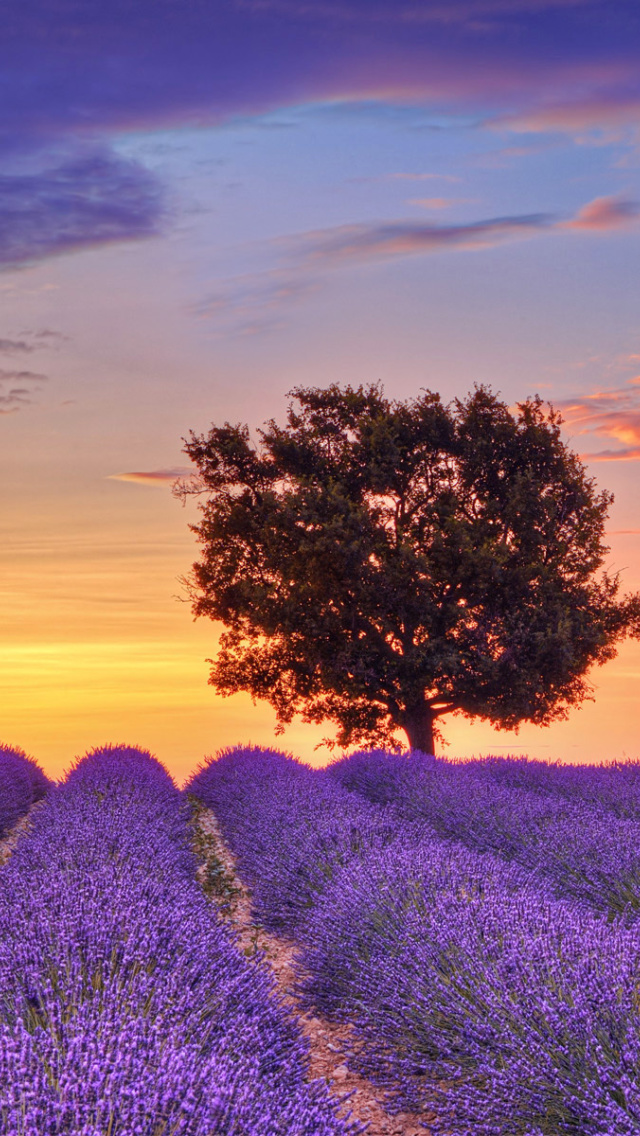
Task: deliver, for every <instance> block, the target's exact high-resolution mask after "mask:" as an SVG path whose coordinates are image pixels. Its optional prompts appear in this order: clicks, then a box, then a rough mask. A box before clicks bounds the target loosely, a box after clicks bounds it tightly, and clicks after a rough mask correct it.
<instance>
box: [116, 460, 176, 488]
mask: <svg viewBox="0 0 640 1136" xmlns="http://www.w3.org/2000/svg"><path fill="white" fill-rule="evenodd" d="M191 473H193V470H192V469H191V468H190V467H189V466H183V465H179V466H175V467H173V468H172V469H148V470H139V471H136V472H132V473H110V474H109V476H108V478H107V480H109V481H133V482H135V484H136V485H154V486H156V487H159V488H163V487H164V486H166V485H173V483H174V481H177V479H178V478H180V477H188V476H189V475H190V474H191Z"/></svg>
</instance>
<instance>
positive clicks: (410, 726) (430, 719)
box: [402, 699, 436, 753]
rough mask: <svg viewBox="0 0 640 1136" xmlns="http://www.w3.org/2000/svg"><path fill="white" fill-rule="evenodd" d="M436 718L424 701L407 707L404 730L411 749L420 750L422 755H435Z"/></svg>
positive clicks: (404, 715) (403, 722) (403, 720)
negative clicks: (434, 732) (434, 730)
mask: <svg viewBox="0 0 640 1136" xmlns="http://www.w3.org/2000/svg"><path fill="white" fill-rule="evenodd" d="M435 718H436V716H435V714H434V713H433V710H432V709H431V707H430V706H429V705H428V704H427V703H426V702H425V701H424V699H422V701H420V702H417V703H415V704H414V705H412V706H407V709H406V710H405V712H404V714H403V715H402V728H403V730H404V732H405V734H406V735H407V737H408V739H409V746H410V748H411V749H419V750H421V751H422V753H435V743H434V740H433V724H434V722H435Z"/></svg>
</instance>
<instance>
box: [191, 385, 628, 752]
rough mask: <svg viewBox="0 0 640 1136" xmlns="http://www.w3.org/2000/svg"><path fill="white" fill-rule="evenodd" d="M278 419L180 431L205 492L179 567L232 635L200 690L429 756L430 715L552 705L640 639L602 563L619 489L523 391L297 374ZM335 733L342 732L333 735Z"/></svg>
mask: <svg viewBox="0 0 640 1136" xmlns="http://www.w3.org/2000/svg"><path fill="white" fill-rule="evenodd" d="M290 394H291V395H292V396H293V399H294V401H293V402H292V403H290V405H289V411H288V418H287V423H286V425H285V426H278V425H277V424H276V422H274V421H270V422H268V423H267V424H266V428H265V429H264V430H262V431H260V432H259V438H260V441H259V444H258V445H254V444H253V443H252V442H251V440H250V435H249V431H248V429H247V427H246V426H240V425H237V426H232V425H230V424H229V423H226V424H225V425H224V426H221V427H218V426H212V427H211V430H210V432H209V434H208V435H206V436H198V435H196V434H194V433H191V435H190V439H189V440H188V441H186V440H185V452H186V453H187V454H188V455H189V457H190V458H191V460H192V461H193V462H194V463H195V466H196V467H197V474H195V475H194V477H193V478H191V479H190V480H187V481H185V482H182V483H181V484H179V485H178V486H177V487H176V491H177V493H178V495H181V496H182V498H183V500H184V498H185V497H186V496H187V495H189V494H192V493H195V494H203V495H206V501H205V502H204V503H202V502H201V511H202V517H201V521H200V523H199V524H197V525H192V526H191V528H192V530H193V531H194V532H195V533H196V534H197V538H198V540H199V542H200V545H201V549H202V558H201V560H200V561H199V562H198V563H196V564H194V566H193V570H192V573H191V575H190V576H189V577H188V578H186V580H185V582H186V584H187V587H188V590H189V593H190V597H191V601H192V606H193V612H194V615H195V616H209V617H211V618H212V619H214V620H218V621H220V622H221V623H222V624H223V625H224V627H225V630H224V632H223V634H222V635H221V638H220V644H219V651H218V654H217V656H216V658H215V659H208V660H207V661H208V662H210V663H211V664H212V669H211V675H210V679H209V681H210V682H211V684H212V685H213V686H214V687H215V689H216V690H217V691H218V692H219V693H220V694H223V695H229V694H233V693H235V692H237V691H249V692H250V693H251V695H252V696H253V697H254V699H257V698H261V699H266V700H267V701H268V702H270V703H271V705H272V706H273V707H274V708H275V710H276V714H277V719H278V722H279V728H280V729H281V730H282V729H283V728H284V727H283V724H284V723H288V722H290V721H291V720H292V718H293V716H294V715H295V714H297V713H300V714H301V715H302V717H303V719H304V720H305V721H307V722H321V721H323V720H330V721H333V722H334V723H337V725H338V727H339V730H338V733H337V739H336V740H337V742H338V743H339V744H340V745H342V746H348V745H352V744H360V745H374V746H376V745H387V746H388V745H395V748H397V742H395V737H394V735H395V731H397V730H398V729H399V728H401V729H402V730H404V731H405V732H406V735H407V738H408V740H409V745H410V746H411V748H413V749H420V750H423V751H425V752H428V753H433V752H434V737H435V736H440V735H439V731H438V730H437V728H436V723H437V720H438V719H439V718H440V717H441V716H442V715H444V714H448V713H452V712H453V713H462V714H465V715H471V716H476V717H479V718H482V719H485V720H488V721H490V722H492V723H493V724H494V725H495V726H497V727H501V728H505V729H512V728H516V729H517V727H518V725H519V724H520V723H521V722H523V721H528V722H534V723H536V724H538V725H546V724H548V723H550V722H552V721H554V720H556V719H560V718H566V717H567V714H568V711H569V708H570V707H572V706H574V705H577V704H578V703H580V702H581V701H582V700H583V699H584V698H586V697H588V696H589V695H590V691H591V687H590V684H589V683H588V681H587V679H586V677H585V675H586V672H587V671H588V669H589V667H590V666H591V665H592V664H594V663H599V664H601V663H604V662H605V661H606V660H608V659H611V658H612V657H613V656H614V655H615V644H616V643H617V642H618V641H619V640H620V639H621V638H622V637H623V636H624V635H626V634H629V633H630V634H633V635H636V636H640V594H634V595H628V596H624V597H622V598H620V599H619V598H618V588H619V578H618V575H609V574H607V573H606V572H603V571H602V570H601V569H602V564H603V560H604V557H605V555H606V553H607V552H608V549H607V547H606V546H605V544H604V543H603V536H604V525H605V520H606V517H607V512H608V508H609V505H610V503H611V502H612V500H613V497H612V495H611V494H610V493H607V492H598V491H597V489H596V486H595V483H594V481H593V479H591V478H589V477H587V476H586V472H585V469H584V466H583V465H582V464H581V462H580V461H579V459H578V457H577V456H576V455H575V454H573V453H572V452H571V451H570V450H569V449H568V448H567V446H566V445H565V444H564V442H563V441H562V440H561V435H560V424H561V418H560V416H559V415H558V414H557V413H555V412H554V410H553V408H552V407H550V406H548V407H545V406H544V405H543V403H542V400H541V399H540V398H539V397H538V396H536V397H534V398H530V399H528V400H527V401H525V402H522V403H519V404H518V406H517V410H516V411H515V412H513V411H512V410H510V409H509V407H508V406H507V404H506V403H504V402H501V401H499V399H498V398H497V397H496V396H495V395H494V394H493V393H492V392H491V390H490V389H489V388H486V387H476V388H475V390H474V392H473V393H472V394H470V395H469V396H468V397H467V399H466V400H463V401H461V400H459V399H455V400H454V401H453V402H452V403H451V404H449V405H444V404H443V403H442V402H441V400H440V397H439V395H437V394H435V393H432V392H430V391H425V392H423V393H422V394H421V395H420V397H418V398H416V399H415V400H414V401H408V402H397V401H389V400H388V399H387V398H386V397H385V396H384V392H383V391H382V389H381V388H380V387H379V386H376V385H374V386H369V387H366V388H363V387H358V388H357V389H353V388H352V387H349V386H347V387H345V388H344V389H341V388H340V387H339V386H338V385H335V384H334V385H332V386H330V387H328V388H327V389H315V388H310V389H306V388H303V387H298V388H296V389H295V390H293V391H292V392H290ZM330 744H335V742H334V743H330Z"/></svg>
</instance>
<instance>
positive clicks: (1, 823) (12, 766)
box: [0, 745, 51, 839]
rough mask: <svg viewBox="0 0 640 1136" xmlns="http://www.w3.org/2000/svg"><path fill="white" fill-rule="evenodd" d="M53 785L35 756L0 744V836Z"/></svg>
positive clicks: (4, 834)
mask: <svg viewBox="0 0 640 1136" xmlns="http://www.w3.org/2000/svg"><path fill="white" fill-rule="evenodd" d="M50 787H51V782H50V781H49V779H48V777H46V776H45V774H44V773H43V772H42V770H41V768H40V766H39V765H37V764H36V762H35V761H34V760H33V758H31V757H27V755H26V753H23V751H22V750H21V749H13V748H12V747H10V746H5V745H0V839H2V837H3V836H6V835H7V833H8V832H10V830H11V829H12V828H13V827H14V825H15V824H16V823H17V821H19V820H20V817H23V816H24V815H25V814H26V813H28V812H29V809H30V808H31V806H32V805H34V804H35V803H36V801H40V800H42V798H43V797H44V796H45V795H46V793H47V791H48V790H49V788H50Z"/></svg>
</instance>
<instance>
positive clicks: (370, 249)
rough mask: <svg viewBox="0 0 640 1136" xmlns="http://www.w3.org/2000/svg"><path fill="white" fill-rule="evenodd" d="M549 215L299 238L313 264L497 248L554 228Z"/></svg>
mask: <svg viewBox="0 0 640 1136" xmlns="http://www.w3.org/2000/svg"><path fill="white" fill-rule="evenodd" d="M552 224H553V219H552V218H551V217H549V216H548V215H547V214H543V213H533V214H527V215H524V216H513V217H495V218H491V219H489V220H486V221H471V222H469V223H467V224H460V225H434V224H427V223H423V224H420V223H415V222H411V221H383V222H380V223H378V224H375V223H374V224H355V225H338V226H336V227H335V228H331V229H323V230H319V231H315V232H310V233H307V234H303V235H302V236H300V237H299V238H298V247H299V250H300V256H301V259H302V260H304V261H306V262H307V263H308V264H310V265H320V266H326V267H329V266H336V265H338V264H341V263H346V262H355V261H370V260H383V259H384V260H386V259H390V258H395V257H403V256H411V255H415V254H420V253H422V254H425V253H432V252H440V251H441V250H447V249H462V250H466V251H471V250H474V249H486V248H493V247H494V246H495V245H497V244H500V243H501V242H502V241H508V240H517V239H518V238H522V237H528V236H532V235H534V234H535V233H537V232H539V231H541V230H545V229H549V228H550V227H551V226H552Z"/></svg>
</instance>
